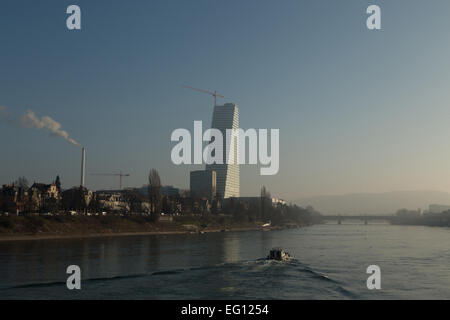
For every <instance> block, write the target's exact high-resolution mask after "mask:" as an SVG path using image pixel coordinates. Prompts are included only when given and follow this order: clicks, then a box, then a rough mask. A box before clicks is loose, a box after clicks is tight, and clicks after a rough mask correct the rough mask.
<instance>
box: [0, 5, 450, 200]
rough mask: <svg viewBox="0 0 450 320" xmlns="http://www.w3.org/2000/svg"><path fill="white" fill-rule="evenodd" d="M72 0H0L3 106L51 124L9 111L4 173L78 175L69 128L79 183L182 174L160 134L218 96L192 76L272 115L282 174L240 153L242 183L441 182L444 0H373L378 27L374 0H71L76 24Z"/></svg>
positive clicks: (356, 189)
mask: <svg viewBox="0 0 450 320" xmlns="http://www.w3.org/2000/svg"><path fill="white" fill-rule="evenodd" d="M68 4H69V3H66V2H63V3H59V2H58V3H55V2H51V1H50V2H44V3H41V2H39V3H37V2H29V1H26V2H25V1H11V0H7V1H2V2H1V4H0V12H8V14H7V15H3V16H2V22H3V24H4V25H7V26H8V27H7V28H0V39H2V40H1V43H2V50H1V52H0V68H1V70H2V74H3V75H4V77H2V79H0V82H1V86H0V106H3V107H4V109H3V111H5V110H7V111H8V113H9V114H10V117H11V118H14V119H20V118H21V117H22V116H23V115H25V114H26V112H27V110H28V109H30V110H32V111H33V113H34V114H35V115H36V117H38V120H39V119H41V117H45V116H48V117H50V118H51V119H53V120H54V121H56V122H57V123H59V124H60V125H61V127H60V128H59V127H58V126H55V123H53V122H46V123H45V127H44V128H46V129H47V131H42V130H37V129H36V128H38V127H39V126H40V125H44V123H41V122H39V123H34V124H33V123H30V122H27V123H25V124H26V125H25V124H24V125H15V124H14V123H11V121H7V120H8V119H7V118H6V116H5V115H4V116H3V121H2V120H0V137H1V138H0V139H1V143H2V146H3V148H2V149H3V152H2V169H1V170H0V184H3V183H10V182H13V181H14V180H16V179H17V178H18V177H19V176H25V177H27V179H28V180H29V181H30V182H31V183H32V182H33V181H37V182H45V183H49V182H51V181H52V180H53V179H54V178H55V177H56V175H60V177H61V181H62V184H63V187H64V188H70V187H72V186H75V185H78V184H79V176H80V159H81V149H80V148H78V147H76V146H75V145H74V143H72V142H71V143H67V142H70V141H71V140H70V139H73V142H76V143H80V144H81V145H83V146H85V147H86V150H87V177H86V184H87V187H88V188H91V189H110V188H115V189H117V188H118V185H119V181H118V178H116V177H95V176H90V174H91V173H97V172H100V173H102V172H119V171H123V172H124V173H129V174H131V176H130V177H126V178H124V180H123V185H124V186H125V187H128V186H133V187H140V186H141V185H143V184H145V183H146V180H147V174H148V171H149V169H150V168H156V169H157V170H158V171H159V173H160V175H161V179H162V182H163V184H164V185H174V186H176V187H179V188H188V185H189V172H190V171H191V170H196V169H199V168H201V166H175V165H174V164H172V162H171V159H170V151H171V148H172V147H173V145H174V144H173V143H171V141H170V134H171V132H172V131H173V130H174V129H176V128H187V129H190V130H191V129H192V128H193V121H194V120H202V121H203V123H205V125H206V124H208V125H209V124H210V122H211V118H212V104H213V99H212V97H210V96H208V95H204V94H201V93H197V92H195V91H191V90H188V89H185V88H183V87H182V85H183V84H189V85H192V86H195V87H200V88H204V89H208V90H217V91H218V92H220V93H221V94H223V95H225V97H227V98H226V99H220V100H219V103H226V102H234V103H236V104H237V105H238V106H239V111H240V127H241V128H244V129H247V128H279V129H280V170H279V173H278V174H277V175H275V176H260V175H259V168H258V167H257V166H241V180H240V181H241V195H242V196H252V195H258V194H259V190H260V187H261V186H262V185H266V186H267V188H268V190H269V191H270V192H271V194H272V195H273V196H276V197H280V198H283V199H287V200H289V201H294V200H295V199H301V198H308V197H314V196H326V195H346V194H354V193H357V194H361V193H385V192H392V191H395V190H415V191H418V190H419V191H420V190H440V191H442V192H450V149H449V148H448V146H447V140H448V138H449V137H450V126H449V125H448V121H447V118H449V117H450V109H449V108H448V101H449V100H450V99H449V98H450V94H449V90H448V89H447V86H448V84H449V83H450V62H449V60H448V58H447V57H448V56H449V55H450V41H449V38H450V34H449V33H448V30H449V29H450V20H449V19H448V18H447V12H449V10H450V3H449V2H448V1H444V0H442V1H434V2H433V3H430V2H427V1H422V0H416V1H404V0H402V1H395V2H392V1H377V4H378V5H380V7H381V10H382V30H381V31H369V30H367V28H366V27H365V20H366V18H367V15H366V13H365V12H366V8H367V6H368V5H369V4H373V1H352V0H349V1H342V2H330V1H322V0H321V1H308V2H300V1H294V0H286V1H283V3H282V4H280V3H274V2H272V1H267V0H264V1H246V2H244V3H243V2H241V1H227V2H211V1H197V2H195V3H187V2H186V1H170V2H166V1H164V2H156V1H155V2H148V1H136V2H134V3H133V5H129V4H128V5H127V4H125V3H118V2H110V1H95V2H81V4H80V6H81V10H82V30H80V31H77V32H74V31H69V30H67V28H66V27H65V19H66V17H67V15H66V13H65V10H66V7H67V5H68ZM24 5H25V9H24ZM405 8H407V10H405ZM1 113H2V110H0V115H1ZM30 119H31V118H30ZM30 119H28V120H30ZM49 134H51V135H56V136H57V137H63V138H64V139H65V140H66V141H65V140H64V139H58V138H55V137H48V136H49ZM66 134H67V135H66ZM411 200H414V199H411ZM411 203H412V202H411Z"/></svg>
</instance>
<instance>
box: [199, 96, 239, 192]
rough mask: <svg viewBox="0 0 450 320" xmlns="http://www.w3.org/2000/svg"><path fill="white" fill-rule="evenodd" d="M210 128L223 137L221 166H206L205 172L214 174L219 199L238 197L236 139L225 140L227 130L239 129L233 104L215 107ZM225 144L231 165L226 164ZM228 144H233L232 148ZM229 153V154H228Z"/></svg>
mask: <svg viewBox="0 0 450 320" xmlns="http://www.w3.org/2000/svg"><path fill="white" fill-rule="evenodd" d="M211 128H215V129H218V130H220V132H221V133H222V136H223V142H224V144H223V156H224V157H223V164H217V163H214V164H209V165H206V170H209V171H215V172H216V191H217V196H218V197H220V198H230V197H239V192H240V183H239V164H238V162H237V152H238V137H236V136H232V137H233V138H232V139H231V141H228V139H227V133H226V130H227V129H238V128H239V110H238V106H237V105H235V104H234V103H226V104H224V105H223V106H215V107H214V112H213V118H212V124H211ZM227 144H228V145H229V146H228V147H229V150H231V151H232V154H230V157H233V159H234V162H233V163H230V164H229V163H227V157H226V155H227V153H226V150H227ZM230 144H233V145H232V146H231V145H230ZM230 153H231V152H230Z"/></svg>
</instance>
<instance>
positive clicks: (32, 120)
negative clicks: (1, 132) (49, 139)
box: [0, 106, 81, 147]
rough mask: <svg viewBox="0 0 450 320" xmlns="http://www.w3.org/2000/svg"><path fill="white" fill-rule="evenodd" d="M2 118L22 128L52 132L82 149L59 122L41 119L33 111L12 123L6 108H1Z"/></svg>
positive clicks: (47, 118)
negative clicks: (62, 128)
mask: <svg viewBox="0 0 450 320" xmlns="http://www.w3.org/2000/svg"><path fill="white" fill-rule="evenodd" d="M0 118H3V119H6V120H7V121H8V122H14V123H15V124H18V125H19V126H20V127H22V128H36V129H45V130H47V131H49V132H50V135H52V136H54V137H61V138H63V139H64V140H66V141H67V142H69V143H71V144H73V145H75V146H78V147H81V145H80V144H79V143H78V142H76V141H75V140H74V139H72V138H70V137H69V134H68V133H67V131H64V130H61V124H60V123H59V122H57V121H55V120H53V119H52V118H50V117H48V116H45V117H42V118H39V117H38V116H36V114H35V113H34V112H33V111H32V110H29V109H28V110H27V112H26V113H25V114H24V115H22V116H21V117H20V118H19V121H12V120H11V118H10V115H9V113H8V111H7V110H6V108H5V107H2V106H0Z"/></svg>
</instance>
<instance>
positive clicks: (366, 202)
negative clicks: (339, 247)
mask: <svg viewBox="0 0 450 320" xmlns="http://www.w3.org/2000/svg"><path fill="white" fill-rule="evenodd" d="M294 203H296V204H298V205H300V206H303V207H304V206H308V205H310V206H313V207H314V208H315V209H316V210H317V211H319V212H321V213H323V214H343V215H345V214H373V215H377V214H392V213H395V212H396V211H397V210H398V209H401V208H406V209H409V210H417V209H419V208H420V209H422V210H424V209H428V206H429V205H430V204H442V205H450V193H447V192H442V191H393V192H386V193H355V194H346V195H330V196H315V197H308V198H302V199H298V200H296V201H294Z"/></svg>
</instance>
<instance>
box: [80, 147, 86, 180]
mask: <svg viewBox="0 0 450 320" xmlns="http://www.w3.org/2000/svg"><path fill="white" fill-rule="evenodd" d="M85 174H86V149H85V148H83V149H81V184H80V185H81V186H82V187H84V178H85Z"/></svg>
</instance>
